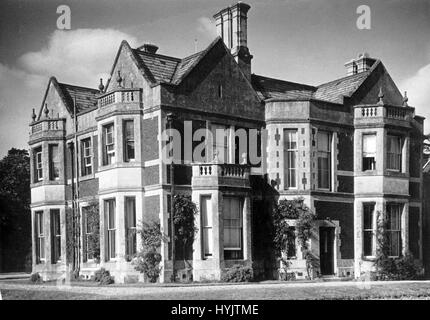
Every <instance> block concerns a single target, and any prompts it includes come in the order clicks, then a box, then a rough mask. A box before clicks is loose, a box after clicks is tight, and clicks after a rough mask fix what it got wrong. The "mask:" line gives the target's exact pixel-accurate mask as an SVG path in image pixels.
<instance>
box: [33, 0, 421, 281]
mask: <svg viewBox="0 0 430 320" xmlns="http://www.w3.org/2000/svg"><path fill="white" fill-rule="evenodd" d="M249 8H250V7H249V6H248V5H247V4H245V3H238V4H236V5H233V6H231V7H228V8H225V9H223V10H221V11H220V12H218V13H217V14H216V15H215V16H214V18H215V21H216V28H217V31H218V34H219V37H217V38H216V39H215V40H214V41H213V42H212V43H211V44H210V45H209V46H208V47H207V48H206V49H205V50H203V51H201V52H198V53H195V54H193V55H191V56H188V57H186V58H182V59H181V58H176V57H171V56H166V55H162V54H159V53H158V48H157V47H156V46H154V45H149V44H147V45H143V46H142V47H139V48H131V47H130V45H129V44H128V43H127V42H126V41H123V42H122V43H121V45H120V48H119V50H118V53H117V55H116V57H115V59H114V63H113V66H112V70H111V78H110V80H109V81H108V83H107V84H106V85H103V84H101V85H100V86H99V88H98V89H92V88H84V87H80V86H75V85H70V84H65V83H60V82H58V81H57V80H56V78H55V77H52V78H51V79H50V81H49V84H48V87H47V89H46V93H45V96H44V98H43V102H42V106H41V108H40V110H39V111H38V113H37V114H36V113H35V112H34V111H33V121H32V123H31V124H30V140H29V145H30V148H31V158H32V169H31V172H32V184H31V190H32V193H31V195H32V202H31V208H32V209H31V214H32V223H33V272H39V273H41V274H42V275H43V277H44V278H46V279H53V278H54V279H55V278H57V277H59V276H61V275H63V274H64V273H65V272H66V271H67V270H70V265H69V263H70V261H69V257H68V255H67V247H68V241H69V239H67V238H68V237H70V233H69V232H68V230H69V229H70V228H69V226H68V221H70V219H68V217H69V216H70V215H73V214H75V216H79V219H78V220H77V221H79V224H80V230H81V234H80V239H81V241H80V242H81V244H80V245H79V248H80V262H79V263H80V270H81V273H83V274H86V275H90V274H91V273H92V272H94V271H95V270H96V269H98V268H100V267H104V268H106V269H108V270H110V272H111V273H112V274H113V275H114V276H115V279H116V281H118V282H122V281H133V280H138V279H140V280H142V279H143V278H142V275H140V274H139V273H138V272H137V271H135V270H134V267H133V265H132V262H131V261H130V260H131V259H132V256H133V254H134V253H135V252H136V250H137V248H138V247H139V245H140V239H139V237H137V239H136V238H134V237H133V236H130V235H131V234H133V232H132V231H133V230H134V229H135V228H136V225H138V224H139V221H155V222H159V223H160V225H161V228H162V230H163V232H164V233H168V230H169V208H170V205H169V203H170V190H171V185H170V182H171V181H170V180H171V179H170V174H169V172H170V170H169V168H170V166H169V165H168V164H166V163H165V161H163V149H164V147H165V145H166V143H167V142H166V141H163V139H161V138H160V137H161V136H162V133H163V131H164V130H165V129H166V128H167V127H169V125H171V126H172V127H173V128H176V129H178V130H179V131H180V132H181V135H182V145H183V146H184V147H183V148H186V146H187V145H190V143H191V142H190V141H191V140H192V139H191V137H192V136H193V134H194V133H195V132H196V131H197V130H198V129H202V128H206V129H208V131H209V132H214V131H215V130H216V129H223V130H224V131H225V136H224V137H223V138H222V139H218V138H216V139H214V142H211V144H210V146H209V148H208V149H207V150H208V152H206V153H205V154H204V156H205V160H204V161H194V160H193V159H186V158H184V157H181V158H180V159H177V160H178V161H176V165H175V166H174V173H175V174H174V180H173V181H174V185H175V192H177V193H182V194H188V195H191V196H192V200H193V201H194V202H195V203H196V205H197V207H198V211H199V212H198V214H197V216H196V219H195V223H196V225H197V228H198V231H197V234H196V238H195V240H194V243H193V248H192V252H191V253H190V255H189V256H188V257H182V258H183V259H185V258H187V260H186V262H187V263H186V264H184V260H183V259H182V258H181V259H177V261H176V265H175V269H176V270H178V275H179V277H180V278H181V279H185V278H186V279H189V278H190V277H191V276H192V277H193V279H194V280H204V279H219V278H220V277H221V274H222V272H223V270H225V268H228V267H229V266H232V265H234V264H243V265H251V264H253V266H254V267H255V269H256V270H259V271H258V272H259V273H260V274H264V275H265V276H266V277H271V276H273V273H274V272H273V271H276V270H277V266H276V265H274V264H273V262H272V260H271V259H270V258H269V255H270V254H269V252H270V251H271V250H270V248H269V247H268V245H269V244H270V243H269V241H268V240H267V234H266V229H265V227H266V225H267V221H266V219H267V216H268V213H269V212H270V207H271V204H272V201H273V200H279V199H294V198H297V197H302V198H303V199H304V202H305V204H306V205H307V206H308V207H309V208H311V209H312V210H313V211H314V212H316V214H317V221H316V223H315V226H314V230H313V233H312V238H311V239H310V248H311V250H312V253H313V254H314V256H315V257H316V258H317V260H318V261H319V266H318V268H317V270H316V271H317V273H318V274H321V275H335V276H338V277H353V276H355V277H358V276H360V275H361V274H363V273H364V272H367V271H369V270H371V269H372V266H373V260H374V256H375V250H376V243H375V242H376V240H375V237H376V236H375V232H376V218H377V212H378V211H385V212H387V214H388V217H389V219H390V230H389V232H390V239H391V253H392V255H393V256H401V255H402V254H405V253H406V252H407V251H410V252H412V253H413V255H414V256H415V258H416V259H419V260H422V258H423V257H422V255H423V252H422V240H421V239H422V230H421V227H420V226H421V225H422V223H421V221H422V220H423V210H422V179H423V177H422V170H421V168H422V133H423V121H424V118H422V117H420V116H418V115H415V111H414V108H412V107H410V106H408V104H407V98H406V97H404V96H403V95H402V94H401V93H400V92H399V90H398V88H397V87H396V85H395V83H394V82H393V80H392V79H391V77H390V75H389V74H388V72H387V70H386V69H385V67H384V65H383V63H382V62H381V61H380V60H378V59H373V58H370V57H369V56H368V54H361V55H359V56H358V57H357V58H356V59H353V60H351V61H349V62H347V63H346V64H345V67H346V76H343V77H341V78H339V79H336V80H334V81H331V82H328V83H324V84H321V85H319V86H312V85H306V84H299V83H293V82H289V81H285V80H278V79H273V78H270V77H266V76H262V75H256V74H253V73H252V72H251V66H252V61H253V60H252V58H253V56H252V55H251V54H250V51H249V49H248V46H247V12H248V10H249ZM255 59H258V57H255ZM170 114H173V115H174V118H173V120H172V121H171V122H170V121H168V115H170ZM186 122H188V123H191V127H188V129H185V126H184V124H185V123H186ZM237 129H244V131H245V132H246V133H249V134H248V138H249V141H250V142H249V143H248V145H249V146H248V147H249V150H248V154H246V153H242V152H240V151H241V150H239V147H238V142H237V140H238V139H237V137H236V136H235V132H237ZM252 129H255V130H252ZM187 130H188V131H189V132H186V131H187ZM254 131H256V132H257V134H256V135H255V136H254V138H255V137H256V138H255V139H254V140H253V139H251V136H252V134H251V132H254ZM263 132H264V133H267V134H263ZM202 139H203V140H204V138H202ZM208 141H209V140H208ZM255 141H257V142H256V143H254V142H255ZM198 144H199V142H198V141H197V142H196V141H193V142H192V143H191V146H192V148H193V149H195V148H196V147H197V145H198ZM255 147H258V150H257V154H258V155H259V156H260V155H261V161H260V162H259V163H257V164H256V163H250V160H249V159H250V157H249V156H248V155H250V154H251V149H252V148H255ZM183 148H182V149H183ZM212 148H213V149H212ZM212 150H216V152H210V151H212ZM220 152H221V154H222V155H223V157H222V159H221V160H222V161H220V159H219V153H220ZM93 202H97V203H98V204H99V213H100V214H99V219H100V248H101V250H100V259H99V260H97V259H93V257H92V256H91V255H88V254H87V252H86V246H85V243H86V237H87V235H88V233H91V232H92V231H91V230H88V228H87V226H86V217H85V216H86V207H87V206H88V205H89V204H91V203H93ZM170 251H171V249H170V244H169V243H167V242H166V243H163V244H162V246H161V254H162V262H161V266H162V273H161V277H160V281H169V280H170V275H171V273H172V259H171V254H170ZM295 251H296V252H295V254H294V257H291V261H292V264H291V270H292V272H295V274H296V276H297V277H298V278H300V277H304V276H305V261H304V260H303V259H302V258H303V257H302V254H301V252H300V250H299V249H297V250H295Z"/></svg>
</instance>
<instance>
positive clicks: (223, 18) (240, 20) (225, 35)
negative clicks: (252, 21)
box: [214, 2, 252, 79]
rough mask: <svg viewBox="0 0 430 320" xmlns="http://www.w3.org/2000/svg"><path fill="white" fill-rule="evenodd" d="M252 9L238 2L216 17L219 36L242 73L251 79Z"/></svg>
mask: <svg viewBox="0 0 430 320" xmlns="http://www.w3.org/2000/svg"><path fill="white" fill-rule="evenodd" d="M250 8H251V7H250V6H249V5H248V4H246V3H243V2H238V3H236V4H234V5H232V6H230V7H227V8H225V9H222V10H221V11H219V12H218V13H217V14H215V15H214V19H215V23H216V29H217V33H218V35H219V36H220V37H221V38H222V39H223V40H224V43H225V45H226V46H227V48H229V49H230V50H231V53H232V55H233V56H234V58H235V60H236V61H237V63H238V64H239V66H240V67H241V69H242V71H243V72H244V73H245V75H246V76H247V77H248V79H250V78H251V59H252V55H251V54H250V53H249V49H248V31H247V28H248V22H247V20H248V10H249V9H250Z"/></svg>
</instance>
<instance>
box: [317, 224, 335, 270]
mask: <svg viewBox="0 0 430 320" xmlns="http://www.w3.org/2000/svg"><path fill="white" fill-rule="evenodd" d="M320 267H321V274H322V275H332V274H334V228H333V227H320Z"/></svg>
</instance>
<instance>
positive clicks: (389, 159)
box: [386, 134, 403, 172]
mask: <svg viewBox="0 0 430 320" xmlns="http://www.w3.org/2000/svg"><path fill="white" fill-rule="evenodd" d="M390 140H391V143H390ZM393 142H396V144H397V143H398V147H399V150H398V153H396V152H392V150H389V149H388V148H389V147H390V146H392V143H393ZM402 147H403V139H402V137H400V136H397V135H392V134H389V135H387V163H386V165H387V170H388V171H393V172H402ZM393 160H394V161H393ZM396 161H397V162H398V168H393V167H391V164H393V163H394V164H395V162H396Z"/></svg>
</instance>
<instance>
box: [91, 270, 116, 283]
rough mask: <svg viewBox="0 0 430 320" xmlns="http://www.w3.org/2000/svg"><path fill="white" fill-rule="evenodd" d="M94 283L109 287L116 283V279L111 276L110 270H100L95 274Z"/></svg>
mask: <svg viewBox="0 0 430 320" xmlns="http://www.w3.org/2000/svg"><path fill="white" fill-rule="evenodd" d="M94 281H95V282H98V283H99V284H101V285H108V284H112V283H114V282H115V280H114V278H113V277H112V276H111V275H110V272H109V270H106V269H105V268H100V269H99V270H97V271H96V272H95V273H94Z"/></svg>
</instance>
